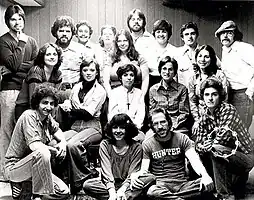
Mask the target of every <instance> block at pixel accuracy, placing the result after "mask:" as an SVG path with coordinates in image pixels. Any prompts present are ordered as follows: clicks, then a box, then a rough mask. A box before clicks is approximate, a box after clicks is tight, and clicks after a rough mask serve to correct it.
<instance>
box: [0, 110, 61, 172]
mask: <svg viewBox="0 0 254 200" xmlns="http://www.w3.org/2000/svg"><path fill="white" fill-rule="evenodd" d="M58 130H59V124H58V123H57V122H56V121H55V120H54V119H53V117H52V116H48V118H46V119H45V120H44V121H43V122H42V121H41V120H40V117H39V114H38V112H37V110H31V109H29V110H26V111H25V112H24V113H23V114H22V115H21V116H20V117H19V119H18V121H17V124H16V126H15V128H14V131H13V134H12V138H11V142H10V145H9V147H8V150H7V153H6V155H5V158H6V163H5V167H6V168H8V167H11V166H12V165H14V164H15V163H16V162H18V161H19V160H21V159H22V158H24V157H25V156H27V155H28V154H30V153H31V152H32V151H31V150H30V148H29V145H30V144H31V143H33V142H36V141H39V142H42V143H43V144H48V143H49V142H50V141H51V140H52V139H53V135H54V134H55V133H56V132H57V131H58Z"/></svg>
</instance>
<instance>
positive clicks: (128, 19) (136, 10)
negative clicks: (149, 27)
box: [127, 8, 146, 32]
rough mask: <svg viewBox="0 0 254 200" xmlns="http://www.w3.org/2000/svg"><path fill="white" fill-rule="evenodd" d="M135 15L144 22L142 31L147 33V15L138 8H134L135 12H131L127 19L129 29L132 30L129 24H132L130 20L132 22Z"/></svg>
mask: <svg viewBox="0 0 254 200" xmlns="http://www.w3.org/2000/svg"><path fill="white" fill-rule="evenodd" d="M134 14H138V16H139V17H140V18H141V19H142V20H143V27H142V30H143V32H145V27H146V17H145V14H144V13H143V12H142V11H141V10H139V9H137V8H134V9H133V10H131V11H130V12H129V15H128V17H127V26H128V28H129V29H130V23H129V22H130V20H131V18H132V17H133V15H134Z"/></svg>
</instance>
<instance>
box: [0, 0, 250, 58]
mask: <svg viewBox="0 0 254 200" xmlns="http://www.w3.org/2000/svg"><path fill="white" fill-rule="evenodd" d="M162 3H163V0H45V7H43V8H41V7H25V8H24V9H25V12H26V16H27V17H26V28H25V31H26V32H27V34H29V35H31V36H33V37H34V38H35V39H36V40H37V41H38V44H39V45H40V46H41V45H43V44H44V43H45V42H48V41H51V42H54V41H55V38H53V37H52V35H51V32H50V27H51V26H52V24H53V22H54V20H55V18H56V17H57V16H58V15H70V16H72V17H73V19H74V20H75V22H78V21H79V20H88V21H89V22H90V23H91V25H92V27H93V29H94V33H93V35H92V40H93V41H94V42H97V41H98V36H99V31H100V27H101V26H102V25H105V24H112V25H115V26H116V28H117V29H120V28H127V24H126V18H127V15H128V13H129V11H130V10H131V9H133V8H140V9H141V10H142V11H143V12H144V13H145V15H146V17H147V27H146V29H147V30H148V31H149V32H151V31H152V26H153V23H154V22H155V21H156V20H157V19H162V18H164V19H167V20H168V21H169V22H170V23H171V24H172V25H173V35H172V37H171V40H170V41H171V43H172V44H174V45H176V46H181V45H182V41H181V38H180V36H179V30H180V27H181V25H182V24H184V23H187V22H189V21H194V22H196V23H197V24H198V27H199V30H200V36H199V43H200V44H204V43H206V44H210V45H212V46H213V47H214V48H215V50H216V51H217V53H218V56H219V57H220V53H221V45H220V43H219V41H218V39H216V38H215V37H214V32H215V30H216V29H217V28H218V26H219V25H220V24H221V23H222V22H223V21H224V20H228V19H232V20H234V21H235V22H236V23H237V24H238V25H239V27H240V29H241V30H242V31H243V33H244V41H247V42H249V43H252V44H254V34H253V31H254V20H253V19H252V16H253V14H254V3H252V2H247V1H246V2H244V3H241V4H239V6H236V8H237V10H235V11H234V12H227V9H226V8H227V6H229V7H230V5H231V3H232V2H230V1H228V5H227V4H226V5H225V4H223V8H220V9H219V10H218V9H214V8H213V7H211V8H209V4H207V5H206V4H203V6H200V4H199V2H198V1H194V2H193V5H192V9H191V10H188V9H183V8H171V7H166V6H164V5H162ZM213 9H214V12H213ZM201 11H202V12H201ZM208 11H209V12H208ZM0 14H1V10H0Z"/></svg>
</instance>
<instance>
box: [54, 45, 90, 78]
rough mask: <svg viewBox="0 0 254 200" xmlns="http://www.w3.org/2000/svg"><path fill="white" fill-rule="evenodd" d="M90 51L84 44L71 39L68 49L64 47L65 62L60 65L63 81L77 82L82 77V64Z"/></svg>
mask: <svg viewBox="0 0 254 200" xmlns="http://www.w3.org/2000/svg"><path fill="white" fill-rule="evenodd" d="M88 55H89V53H88V52H87V49H86V48H85V47H84V45H82V44H79V43H77V42H74V41H71V42H70V44H69V46H68V47H67V48H66V49H63V62H62V64H61V65H60V67H59V70H60V71H61V72H62V78H63V83H64V82H67V83H76V82H78V81H79V78H80V75H79V73H80V65H81V63H82V61H83V60H84V59H85V58H86V56H88Z"/></svg>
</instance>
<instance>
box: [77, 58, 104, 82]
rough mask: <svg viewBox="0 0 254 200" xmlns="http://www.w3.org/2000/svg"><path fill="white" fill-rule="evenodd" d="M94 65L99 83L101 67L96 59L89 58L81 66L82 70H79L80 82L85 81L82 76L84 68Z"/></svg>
mask: <svg viewBox="0 0 254 200" xmlns="http://www.w3.org/2000/svg"><path fill="white" fill-rule="evenodd" d="M92 63H94V65H95V69H96V72H97V75H96V77H95V78H96V79H97V81H98V82H99V79H100V65H99V64H98V63H97V61H96V60H95V59H94V58H89V57H87V58H86V59H84V60H83V61H82V63H81V65H80V70H79V73H80V81H82V82H83V81H84V77H83V75H82V70H83V68H84V67H88V66H89V65H91V64H92Z"/></svg>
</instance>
